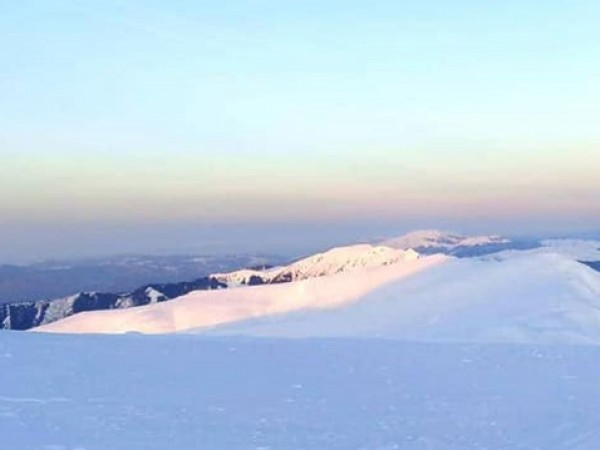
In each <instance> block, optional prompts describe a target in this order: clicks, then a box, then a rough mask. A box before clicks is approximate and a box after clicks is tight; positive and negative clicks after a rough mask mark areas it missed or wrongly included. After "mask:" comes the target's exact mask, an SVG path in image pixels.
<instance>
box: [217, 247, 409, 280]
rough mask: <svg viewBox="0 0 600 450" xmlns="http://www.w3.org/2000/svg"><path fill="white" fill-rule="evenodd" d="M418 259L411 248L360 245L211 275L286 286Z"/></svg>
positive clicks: (224, 278) (219, 278) (226, 278)
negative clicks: (286, 262) (266, 266)
mask: <svg viewBox="0 0 600 450" xmlns="http://www.w3.org/2000/svg"><path fill="white" fill-rule="evenodd" d="M418 257H419V254H418V253H417V252H415V251H414V250H412V249H408V250H397V249H393V248H390V247H386V246H373V245H368V244H359V245H351V246H346V247H337V248H333V249H330V250H328V251H326V252H324V253H317V254H315V255H312V256H309V257H307V258H304V259H301V260H299V261H296V262H294V263H292V264H289V265H287V266H284V267H276V268H272V269H268V270H262V271H257V270H241V271H236V272H231V273H221V274H213V276H214V277H215V278H216V279H217V280H219V281H220V282H222V283H225V284H227V285H228V286H230V287H234V286H241V285H250V286H251V285H257V284H269V283H286V282H290V281H300V280H306V279H308V278H316V277H322V276H326V275H334V274H336V273H341V272H348V271H352V270H359V269H367V268H371V267H379V266H385V265H389V264H394V263H398V262H402V261H410V260H415V259H417V258H418Z"/></svg>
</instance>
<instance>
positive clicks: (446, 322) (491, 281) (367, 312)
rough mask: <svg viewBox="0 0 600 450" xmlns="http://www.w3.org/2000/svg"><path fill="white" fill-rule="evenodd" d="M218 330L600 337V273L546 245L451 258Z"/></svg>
mask: <svg viewBox="0 0 600 450" xmlns="http://www.w3.org/2000/svg"><path fill="white" fill-rule="evenodd" d="M212 333H213V334H226V335H229V334H243V335H251V336H268V337H385V338H390V339H397V338H400V339H403V340H416V341H428V342H430V341H442V342H457V341H458V342H512V343H517V342H518V343H538V344H539V343H544V344H548V343H569V344H574V343H580V344H581V343H585V344H600V273H598V272H596V271H594V270H593V269H591V268H589V267H587V266H586V265H584V264H582V263H579V262H577V261H576V260H573V259H571V258H569V257H567V256H565V255H561V254H558V253H551V252H545V251H541V252H538V251H527V252H515V253H511V254H506V255H499V256H496V257H494V258H491V257H487V258H479V259H475V258H471V259H449V260H447V261H446V263H445V264H440V265H438V266H436V267H431V268H430V269H429V270H426V271H422V272H420V273H417V274H415V275H414V276H413V277H410V278H406V279H400V280H398V281H397V282H394V283H390V284H388V285H386V286H383V287H382V288H381V289H378V290H377V291H374V292H370V293H368V294H367V295H365V296H364V297H362V298H361V299H360V301H357V302H353V303H348V304H345V305H343V306H341V307H340V308H337V309H335V310H329V311H319V312H315V311H299V312H296V313H295V314H288V315H282V316H271V317H268V316H267V317H264V318H260V319H256V320H252V321H248V322H246V323H238V324H233V325H231V326H229V327H223V328H222V329H215V330H213V331H212Z"/></svg>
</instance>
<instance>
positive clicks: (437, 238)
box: [382, 230, 510, 251]
mask: <svg viewBox="0 0 600 450" xmlns="http://www.w3.org/2000/svg"><path fill="white" fill-rule="evenodd" d="M509 242H510V241H509V240H508V239H506V238H503V237H501V236H497V235H491V236H464V235H461V234H457V233H450V232H446V231H439V230H419V231H413V232H411V233H408V234H405V235H403V236H400V237H396V238H391V239H388V240H386V241H384V242H383V243H382V245H385V246H389V247H392V248H397V249H411V248H412V249H421V248H423V249H426V248H436V249H442V250H445V251H451V250H453V249H455V248H457V247H474V246H484V245H492V244H507V243H509Z"/></svg>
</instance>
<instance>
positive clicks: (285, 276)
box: [0, 245, 419, 330]
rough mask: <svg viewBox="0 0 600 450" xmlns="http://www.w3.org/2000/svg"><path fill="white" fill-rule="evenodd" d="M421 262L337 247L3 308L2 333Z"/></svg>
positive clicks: (383, 250) (387, 251)
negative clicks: (193, 295) (265, 264)
mask: <svg viewBox="0 0 600 450" xmlns="http://www.w3.org/2000/svg"><path fill="white" fill-rule="evenodd" d="M418 257H419V255H418V254H417V253H416V252H414V251H412V250H407V251H404V250H396V249H392V248H389V247H383V246H372V245H352V246H347V247H339V248H334V249H331V250H329V251H326V252H324V253H319V254H316V255H313V256H310V257H308V258H304V259H301V260H299V261H297V262H294V263H292V264H290V265H287V266H282V267H277V268H274V269H264V270H254V269H243V270H239V271H234V272H230V273H219V274H214V275H209V276H206V277H202V278H199V279H196V280H194V281H192V282H179V283H161V284H150V285H145V286H142V287H140V288H138V289H136V290H134V291H132V292H126V293H99V292H80V293H77V294H74V295H70V296H68V297H65V298H61V299H54V300H40V301H34V302H16V303H10V304H5V305H0V329H1V328H4V329H18V330H24V329H29V328H32V327H36V326H40V325H45V324H48V323H52V322H55V321H57V320H60V319H64V318H66V317H69V316H71V315H73V314H77V313H81V312H87V311H99V310H111V309H124V308H130V307H136V306H143V305H148V304H153V303H159V302H163V301H168V300H171V299H173V298H176V297H180V296H182V295H185V294H187V293H189V292H192V291H199V290H214V289H225V288H228V287H239V286H242V285H255V284H275V283H286V282H290V281H299V280H305V279H308V278H314V277H320V276H326V275H333V274H336V273H341V272H348V271H354V270H360V269H366V268H372V267H379V266H384V265H389V264H394V263H397V262H401V261H410V260H414V259H417V258H418Z"/></svg>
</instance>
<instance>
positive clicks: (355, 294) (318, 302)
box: [36, 245, 449, 333]
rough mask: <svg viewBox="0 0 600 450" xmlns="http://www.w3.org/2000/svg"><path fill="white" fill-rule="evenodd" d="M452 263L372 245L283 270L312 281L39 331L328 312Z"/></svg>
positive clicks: (158, 326) (161, 327) (151, 329)
mask: <svg viewBox="0 0 600 450" xmlns="http://www.w3.org/2000/svg"><path fill="white" fill-rule="evenodd" d="M448 259H449V258H448V257H446V256H443V255H434V256H428V257H423V258H419V257H418V255H417V254H416V253H415V252H411V251H409V252H405V251H401V250H394V249H391V248H385V247H372V246H368V245H365V246H352V247H347V248H340V249H334V250H332V251H330V252H327V253H325V254H320V255H316V256H314V257H312V258H308V259H306V260H303V261H300V262H299V263H296V264H293V265H292V266H289V267H288V268H286V269H285V270H286V272H289V273H293V274H295V275H297V276H298V277H300V276H302V277H306V276H308V275H307V274H310V275H311V276H312V277H311V278H304V279H301V280H300V281H296V282H291V283H282V284H273V285H264V286H252V287H246V288H237V289H226V290H217V291H195V292H192V293H190V294H188V295H185V296H183V297H180V298H178V299H175V300H172V301H169V302H166V303H160V304H155V305H148V306H142V307H138V308H130V309H126V310H108V311H96V312H85V313H80V314H76V315H74V316H71V317H68V318H66V319H63V320H60V321H58V322H54V323H51V324H48V325H45V326H42V327H39V328H37V329H36V330H37V331H54V332H68V333H122V332H127V331H140V332H145V333H169V332H176V331H184V330H189V329H195V328H201V327H210V326H214V325H218V324H224V323H230V322H235V321H240V320H244V319H248V318H252V317H260V316H265V315H272V314H281V313H287V312H291V311H297V310H305V309H330V308H335V307H339V306H340V305H344V304H347V303H351V302H354V301H357V300H359V299H360V298H362V297H363V296H365V295H366V294H368V293H369V292H371V291H373V290H375V289H377V288H379V287H381V286H383V285H385V284H387V283H390V282H392V281H397V280H399V279H402V278H406V277H410V276H413V275H414V274H416V273H418V272H421V271H424V270H427V269H429V268H430V267H433V266H436V265H439V264H442V263H444V262H446V261H447V260H448ZM328 274H330V275H328ZM325 275H327V276H325Z"/></svg>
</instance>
